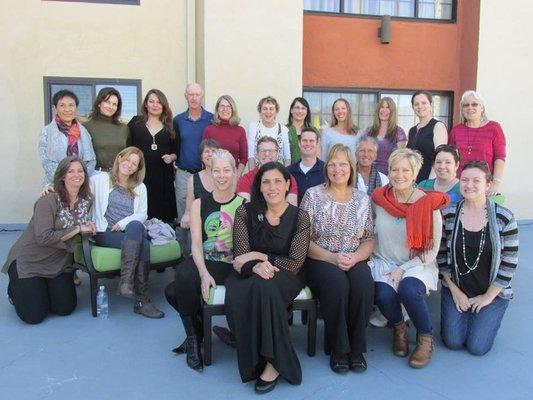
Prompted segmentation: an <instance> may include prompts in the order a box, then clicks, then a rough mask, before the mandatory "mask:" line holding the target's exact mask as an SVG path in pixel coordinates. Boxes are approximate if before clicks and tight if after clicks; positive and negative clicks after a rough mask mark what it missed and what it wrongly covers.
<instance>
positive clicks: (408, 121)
mask: <svg viewBox="0 0 533 400" xmlns="http://www.w3.org/2000/svg"><path fill="white" fill-rule="evenodd" d="M414 92H415V91H414V90H413V91H393V90H386V89H384V90H376V91H371V90H326V89H324V90H316V89H311V88H309V89H304V91H303V97H304V98H305V99H306V100H307V101H308V102H309V107H310V108H311V121H312V125H313V126H314V127H316V128H318V129H320V130H322V129H324V128H326V127H328V126H330V123H331V106H332V105H333V102H334V101H335V100H336V99H338V98H339V97H343V98H345V99H346V100H348V102H349V103H350V106H351V108H352V118H353V121H354V122H355V123H356V124H357V126H359V129H366V128H368V127H370V126H371V125H372V122H373V120H374V111H375V108H376V104H377V103H378V101H379V99H381V98H383V97H391V98H392V99H393V100H394V102H395V103H396V106H397V108H398V125H399V126H401V127H402V128H403V129H404V130H405V132H406V133H407V131H408V130H409V128H411V127H412V126H414V125H416V124H417V122H418V119H417V117H416V116H415V113H414V111H413V108H412V107H411V96H412V94H413V93H414ZM432 94H433V110H434V116H435V118H436V119H438V120H439V121H442V122H444V124H445V125H446V126H447V127H448V129H450V128H451V126H452V117H453V116H452V113H451V110H452V104H453V95H452V93H450V92H432Z"/></svg>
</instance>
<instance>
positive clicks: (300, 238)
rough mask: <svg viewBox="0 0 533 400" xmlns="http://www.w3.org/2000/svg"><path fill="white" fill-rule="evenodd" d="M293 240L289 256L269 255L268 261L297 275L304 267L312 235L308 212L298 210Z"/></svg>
mask: <svg viewBox="0 0 533 400" xmlns="http://www.w3.org/2000/svg"><path fill="white" fill-rule="evenodd" d="M293 232H294V234H293V236H292V239H291V238H289V239H290V240H291V247H290V249H289V254H288V255H287V256H286V257H283V256H280V255H273V254H268V261H270V263H271V264H272V265H274V266H276V267H278V268H283V269H284V270H287V271H289V272H292V273H293V274H297V273H298V272H299V271H300V268H301V267H302V265H303V263H304V261H305V258H306V257H307V250H309V240H310V235H311V223H310V221H309V214H308V213H307V211H305V210H302V209H298V218H297V221H296V229H295V230H294V231H293Z"/></svg>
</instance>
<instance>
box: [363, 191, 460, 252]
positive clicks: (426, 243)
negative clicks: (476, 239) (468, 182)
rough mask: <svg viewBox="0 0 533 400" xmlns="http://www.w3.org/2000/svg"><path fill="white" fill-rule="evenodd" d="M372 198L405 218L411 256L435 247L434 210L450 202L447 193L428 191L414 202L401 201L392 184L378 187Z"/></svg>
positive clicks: (389, 211)
mask: <svg viewBox="0 0 533 400" xmlns="http://www.w3.org/2000/svg"><path fill="white" fill-rule="evenodd" d="M372 200H373V201H374V203H376V204H377V205H378V206H381V207H383V208H384V209H385V211H387V212H388V213H389V214H390V215H392V216H393V217H397V218H405V222H406V224H405V225H406V228H407V248H408V249H409V254H410V257H411V258H413V257H415V256H420V258H421V259H422V261H424V259H423V256H424V253H426V252H427V251H428V250H429V249H431V248H432V247H433V244H434V243H433V211H435V210H438V209H441V208H443V207H445V206H446V205H448V204H449V203H450V198H449V197H448V195H447V194H446V193H441V192H433V191H428V192H426V195H425V196H423V197H421V198H420V199H418V200H417V201H415V202H414V203H412V204H409V203H399V202H398V201H397V200H396V197H395V196H394V189H393V188H392V186H389V185H387V186H383V187H380V188H377V189H376V190H375V191H374V193H372Z"/></svg>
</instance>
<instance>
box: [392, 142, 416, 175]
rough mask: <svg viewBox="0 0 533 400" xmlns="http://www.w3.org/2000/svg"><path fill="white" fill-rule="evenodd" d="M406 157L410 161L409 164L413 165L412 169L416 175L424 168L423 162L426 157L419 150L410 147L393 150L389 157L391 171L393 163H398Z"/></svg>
mask: <svg viewBox="0 0 533 400" xmlns="http://www.w3.org/2000/svg"><path fill="white" fill-rule="evenodd" d="M404 158H405V159H407V161H408V162H409V165H410V166H411V170H412V171H413V174H414V175H415V177H416V176H417V175H418V173H419V172H420V168H422V163H423V161H424V159H423V157H422V155H421V154H420V153H419V152H418V151H417V150H412V149H408V148H403V149H397V150H394V151H393V152H392V154H391V155H390V157H389V173H390V171H391V169H392V167H393V165H394V164H397V163H398V162H400V161H401V160H403V159H404Z"/></svg>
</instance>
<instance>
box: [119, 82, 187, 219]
mask: <svg viewBox="0 0 533 400" xmlns="http://www.w3.org/2000/svg"><path fill="white" fill-rule="evenodd" d="M141 113H142V114H141V115H138V116H136V117H133V118H132V119H131V121H130V122H129V123H128V127H129V128H130V132H131V146H135V147H138V148H139V149H141V150H142V152H143V153H144V158H145V161H146V177H145V178H144V184H145V185H146V190H147V192H148V219H150V218H158V219H160V220H162V221H164V222H174V219H175V218H176V197H175V196H176V195H175V192H174V166H173V165H172V164H173V162H174V161H176V159H177V158H178V157H177V154H178V153H177V147H176V146H177V145H176V140H175V138H176V134H175V132H174V128H173V126H172V111H171V110H170V106H169V105H168V100H167V98H166V96H165V95H164V94H163V92H161V91H160V90H158V89H151V90H149V91H148V93H147V94H146V97H145V98H144V101H143V104H142V106H141Z"/></svg>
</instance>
